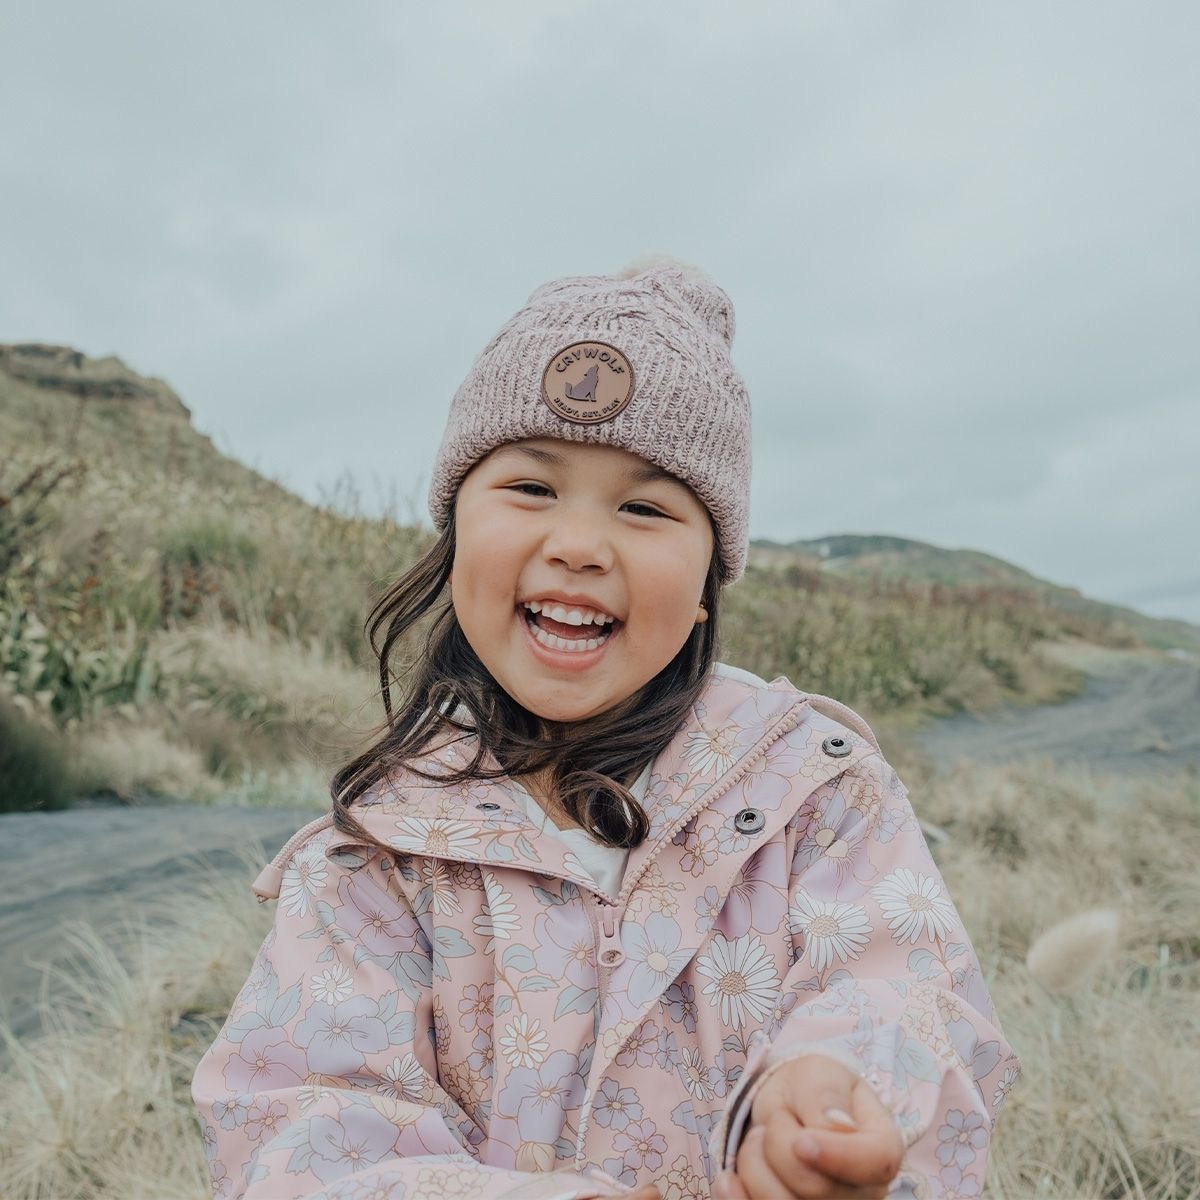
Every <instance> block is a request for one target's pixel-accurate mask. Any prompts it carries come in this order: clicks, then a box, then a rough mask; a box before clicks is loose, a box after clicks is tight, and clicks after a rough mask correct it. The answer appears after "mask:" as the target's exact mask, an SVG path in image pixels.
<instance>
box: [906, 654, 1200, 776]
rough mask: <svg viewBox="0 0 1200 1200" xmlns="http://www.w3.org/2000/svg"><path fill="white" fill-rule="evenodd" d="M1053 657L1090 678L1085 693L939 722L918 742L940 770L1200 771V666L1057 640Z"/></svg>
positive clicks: (1166, 657) (919, 735)
mask: <svg viewBox="0 0 1200 1200" xmlns="http://www.w3.org/2000/svg"><path fill="white" fill-rule="evenodd" d="M1046 653H1047V654H1048V655H1051V656H1052V657H1054V658H1056V659H1057V660H1058V661H1060V662H1064V663H1067V664H1069V665H1071V666H1074V667H1077V668H1079V669H1080V670H1082V671H1084V672H1085V673H1086V675H1087V685H1086V687H1085V689H1084V691H1083V693H1082V694H1081V695H1079V696H1077V697H1075V698H1073V699H1071V700H1068V701H1067V702H1066V703H1063V704H1043V705H1036V706H1033V707H1018V706H1013V707H1009V708H1004V709H1001V710H998V711H996V712H991V713H988V714H987V716H986V717H982V718H981V717H973V716H970V715H965V714H963V715H959V716H955V717H948V718H945V719H943V720H939V721H935V722H933V723H932V724H930V725H928V726H926V727H924V728H923V729H921V730H919V731H917V732H916V733H915V735H914V738H915V740H916V741H917V743H918V744H919V745H920V746H921V748H922V749H923V750H925V751H926V752H927V753H928V754H929V755H930V757H931V759H932V761H933V763H934V766H935V769H937V770H942V769H947V768H949V767H951V766H952V765H953V764H954V762H955V761H957V760H958V759H969V760H972V761H975V762H1010V761H1013V760H1016V759H1020V758H1040V757H1042V756H1048V757H1050V758H1053V759H1055V760H1057V761H1060V762H1064V763H1065V762H1069V761H1070V762H1086V763H1088V764H1089V765H1090V766H1091V767H1092V768H1093V769H1095V770H1097V771H1112V772H1122V773H1123V772H1138V771H1155V770H1161V769H1163V768H1186V767H1187V766H1189V765H1191V766H1193V767H1195V768H1200V662H1197V661H1195V660H1194V659H1188V658H1173V657H1171V656H1170V655H1167V654H1162V653H1158V652H1154V651H1130V650H1108V649H1105V648H1103V647H1099V646H1090V645H1086V644H1084V643H1057V644H1054V645H1052V646H1048V647H1047V648H1046Z"/></svg>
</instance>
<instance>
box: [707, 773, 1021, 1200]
mask: <svg viewBox="0 0 1200 1200" xmlns="http://www.w3.org/2000/svg"><path fill="white" fill-rule="evenodd" d="M796 828H797V835H798V836H797V838H796V842H795V852H794V855H793V860H792V868H791V872H790V880H789V887H790V894H789V908H788V922H789V926H790V934H791V938H792V955H793V965H792V967H791V968H790V969H789V971H788V973H787V975H786V978H785V979H784V982H783V985H782V989H781V1003H780V1005H779V1007H778V1008H777V1010H776V1011H777V1014H782V1015H777V1017H776V1019H775V1021H774V1022H773V1023H772V1024H771V1025H769V1026H768V1027H767V1028H765V1029H764V1030H763V1031H761V1032H760V1033H759V1034H757V1035H756V1038H755V1039H753V1040H752V1043H751V1047H750V1052H749V1057H748V1061H747V1064H746V1069H745V1070H744V1072H743V1073H742V1074H741V1076H740V1077H739V1079H738V1081H737V1085H736V1086H735V1087H734V1088H733V1089H732V1090H731V1092H730V1096H729V1101H728V1104H727V1107H726V1110H725V1113H724V1115H723V1117H722V1119H721V1120H720V1121H719V1122H718V1124H717V1126H716V1127H715V1128H714V1130H713V1135H712V1142H711V1144H710V1150H711V1152H712V1154H713V1160H714V1161H715V1162H720V1163H723V1164H724V1166H725V1167H726V1168H727V1169H730V1170H733V1169H734V1168H735V1161H736V1154H737V1147H738V1146H739V1144H740V1140H741V1136H742V1134H743V1132H744V1131H745V1129H746V1126H747V1122H748V1119H749V1116H750V1109H751V1106H752V1104H753V1102H754V1098H755V1096H756V1095H757V1094H758V1091H759V1089H760V1088H761V1087H762V1086H763V1084H764V1083H765V1082H766V1080H767V1079H768V1078H770V1076H771V1075H772V1074H774V1073H775V1071H777V1070H778V1069H779V1068H780V1067H781V1066H782V1065H783V1064H784V1063H787V1062H790V1061H792V1060H794V1059H797V1058H799V1057H802V1056H803V1055H806V1054H823V1055H827V1056H829V1057H830V1058H834V1059H836V1060H837V1061H839V1062H841V1063H843V1064H844V1065H845V1066H847V1067H848V1068H849V1069H850V1070H851V1071H853V1072H855V1074H857V1075H859V1076H861V1077H862V1078H864V1079H866V1080H867V1082H868V1083H869V1084H870V1085H871V1086H872V1087H873V1088H874V1089H875V1091H876V1093H877V1095H878V1096H879V1097H880V1099H881V1101H882V1102H883V1104H884V1106H885V1107H887V1108H888V1109H889V1110H890V1111H891V1113H892V1115H893V1118H894V1119H895V1121H896V1124H897V1127H898V1128H899V1130H900V1133H901V1135H902V1137H903V1139H904V1143H905V1147H906V1150H905V1154H904V1159H903V1164H902V1166H901V1170H900V1172H899V1173H898V1174H897V1176H896V1178H895V1179H894V1180H893V1181H892V1185H891V1188H890V1189H889V1194H894V1193H896V1192H898V1191H901V1190H904V1189H909V1188H913V1189H915V1190H916V1194H918V1195H922V1196H930V1197H934V1196H944V1195H954V1196H960V1195H977V1194H979V1191H980V1190H981V1189H982V1184H983V1180H984V1175H985V1171H986V1165H987V1156H988V1149H989V1144H990V1140H991V1134H992V1129H993V1128H994V1126H995V1122H996V1117H997V1115H998V1113H999V1110H1000V1107H1001V1105H1002V1103H1003V1101H1004V1099H1005V1097H1006V1096H1007V1094H1008V1091H1009V1089H1010V1088H1011V1087H1012V1085H1013V1083H1014V1082H1015V1080H1016V1078H1017V1076H1018V1074H1019V1073H1020V1070H1021V1064H1020V1060H1019V1059H1018V1058H1017V1056H1016V1055H1015V1054H1014V1053H1013V1050H1012V1047H1011V1046H1010V1045H1009V1043H1008V1042H1007V1040H1006V1039H1005V1037H1004V1034H1003V1032H1002V1031H1001V1029H1000V1026H999V1023H998V1021H997V1019H996V1016H995V1013H994V1010H993V1006H992V1002H991V998H990V997H989V995H988V991H987V988H986V985H985V983H984V980H983V977H982V973H981V971H980V968H979V962H978V959H977V958H976V955H975V951H974V948H973V947H972V945H971V942H970V939H969V938H968V936H967V933H966V930H965V929H964V927H963V923H962V920H961V918H960V917H959V914H958V911H957V909H956V908H955V906H954V904H953V901H952V900H951V899H950V896H949V893H948V892H947V890H946V885H945V883H944V881H943V879H942V877H941V874H940V873H939V871H938V869H937V867H936V865H935V864H934V861H933V857H932V855H931V854H930V852H929V847H928V845H927V844H926V841H925V838H924V835H923V834H922V832H921V828H920V825H919V824H918V822H917V819H916V816H915V815H914V813H913V809H912V806H911V804H910V803H909V801H908V795H907V791H906V789H905V788H904V785H903V784H902V783H901V782H900V780H899V778H898V776H897V775H896V772H895V771H894V770H893V768H892V767H891V765H890V764H888V763H887V761H886V760H885V759H884V758H883V757H882V755H880V754H878V753H876V754H873V755H871V756H869V757H868V758H865V759H862V760H860V762H859V763H858V765H857V766H856V767H855V768H852V769H851V770H848V771H847V772H845V773H844V774H843V775H841V776H839V777H838V778H837V779H834V780H832V781H830V782H829V783H826V784H824V785H822V786H821V787H819V788H818V789H817V790H816V791H815V792H814V793H813V794H812V796H810V797H809V799H808V800H807V801H806V803H805V805H804V807H803V809H802V810H801V812H800V814H799V815H798V818H797V826H796ZM904 1194H906V1195H907V1194H909V1191H908V1190H904Z"/></svg>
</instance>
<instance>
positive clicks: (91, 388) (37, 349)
mask: <svg viewBox="0 0 1200 1200" xmlns="http://www.w3.org/2000/svg"><path fill="white" fill-rule="evenodd" d="M0 371H5V372H7V373H8V374H9V375H11V376H12V377H13V378H14V379H19V380H21V381H22V382H24V383H29V384H32V385H33V386H34V387H41V388H49V389H53V390H54V391H56V392H66V393H68V394H69V395H72V396H80V397H83V398H84V399H88V400H91V399H97V400H131V401H134V402H140V403H146V402H149V403H152V404H154V405H155V406H157V407H158V408H159V409H161V410H162V411H164V412H168V413H172V414H174V415H176V416H180V417H182V418H183V419H184V420H185V421H189V422H190V421H191V416H192V414H191V410H190V409H189V408H188V407H187V405H185V404H184V403H183V401H182V400H180V398H179V396H178V395H177V394H176V393H175V391H174V390H172V388H171V387H169V386H168V385H167V384H166V383H164V382H163V380H161V379H154V378H149V377H147V376H145V375H139V374H138V373H137V372H136V371H134V370H132V369H131V368H129V367H127V366H126V365H125V364H124V363H123V362H122V361H121V360H120V359H119V358H117V357H115V356H114V355H111V354H110V355H109V356H108V357H107V358H89V357H88V356H87V355H86V354H84V353H82V352H81V351H79V350H75V349H73V348H72V347H70V346H53V345H48V344H46V343H43V342H18V343H10V344H2V343H0Z"/></svg>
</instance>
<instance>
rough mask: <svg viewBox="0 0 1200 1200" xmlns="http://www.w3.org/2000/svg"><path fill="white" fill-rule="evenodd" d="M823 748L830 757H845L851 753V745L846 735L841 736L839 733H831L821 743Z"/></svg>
mask: <svg viewBox="0 0 1200 1200" xmlns="http://www.w3.org/2000/svg"><path fill="white" fill-rule="evenodd" d="M821 749H822V750H824V751H825V753H826V754H828V755H829V757H830V758H845V757H846V755H847V754H849V753H850V750H851V746H850V743H849V742H848V741H846V739H845V738H844V737H839V736H838V735H837V734H831V735H830V736H829V737H827V738H826V739H825V740H824V741H823V742H822V743H821Z"/></svg>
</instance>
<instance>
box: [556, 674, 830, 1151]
mask: <svg viewBox="0 0 1200 1200" xmlns="http://www.w3.org/2000/svg"><path fill="white" fill-rule="evenodd" d="M807 702H808V697H807V695H806V696H805V697H804V698H803V699H801V700H799V701H797V703H796V704H794V705H793V706H792V707H791V708H790V709H788V711H787V712H785V713H784V714H783V716H782V717H780V718H779V720H778V721H776V722H775V724H774V725H772V726H771V728H770V729H769V730H767V732H766V733H765V734H764V735H763V736H762V737H761V738H760V739H759V740H758V742H756V743H755V745H754V748H753V749H752V750H751V751H750V752H749V754H747V755H746V756H745V757H744V758H742V759H741V761H740V762H739V763H738V764H737V766H736V767H734V769H733V770H731V771H730V772H729V773H728V774H727V775H726V776H725V778H724V779H720V780H718V781H717V782H716V783H715V784H713V786H712V787H711V788H710V789H709V790H708V791H707V792H705V793H704V795H703V797H701V799H700V800H699V801H697V802H696V803H695V804H693V805H692V806H691V808H689V809H688V811H687V812H686V813H685V814H684V815H683V816H682V817H681V818H680V820H679V821H678V822H677V823H676V824H675V825H674V826H673V827H672V828H671V829H670V830H668V832H667V833H666V834H664V835H661V836H660V837H659V839H658V844H657V846H656V847H655V849H654V851H653V853H651V855H650V857H649V858H647V859H646V861H645V862H644V863H642V869H641V870H640V871H639V872H638V874H637V876H636V877H635V878H634V879H632V880H630V879H626V880H624V881H623V882H622V884H621V894H620V896H619V897H618V898H617V903H616V904H613V903H612V902H611V901H608V900H603V899H602V898H601V897H600V896H597V897H596V900H597V901H598V902H599V905H601V906H604V907H611V908H612V910H613V911H612V912H609V913H601V915H599V916H598V915H597V914H596V912H595V911H594V910H595V908H596V907H597V905H595V904H592V903H591V902H586V903H587V910H588V916H589V917H590V918H591V921H592V933H593V936H594V937H595V939H596V978H597V995H596V1000H597V1004H596V1008H597V1012H598V1013H603V1011H604V998H605V994H606V990H607V987H608V982H609V977H608V974H606V972H611V971H612V970H614V969H615V968H616V967H617V966H619V965H620V962H621V959H618V961H617V962H616V963H614V964H613V965H612V966H611V967H605V966H603V965H602V964H601V961H600V959H601V955H602V954H603V950H604V949H616V950H618V951H619V950H620V949H621V946H620V942H619V941H618V939H617V910H618V909H623V908H624V905H625V903H626V901H627V900H628V899H629V895H630V893H631V892H632V891H633V886H632V885H633V883H635V882H636V881H637V880H638V879H640V878H641V877H642V876H643V875H644V874H645V873H646V871H647V870H648V869H649V867H650V864H651V863H652V862H654V860H655V859H656V858H657V857H658V855H659V852H660V851H661V850H662V848H663V847H664V846H665V845H667V844H668V843H669V842H670V841H671V839H672V838H673V837H674V836H675V835H676V834H677V833H678V832H679V831H680V830H681V829H682V828H683V827H684V826H685V825H686V824H687V823H688V822H689V821H690V820H691V819H692V817H693V816H694V815H695V814H696V813H697V812H699V811H701V810H703V809H705V808H707V807H708V806H709V805H710V804H712V802H713V801H714V800H719V799H720V798H721V797H722V796H723V795H724V794H725V793H726V792H727V791H729V789H730V788H731V787H733V785H734V784H735V783H737V781H738V780H739V779H741V778H742V776H743V775H745V774H746V773H747V772H748V771H749V770H750V768H751V767H752V766H753V765H754V764H755V763H756V762H758V760H759V759H760V758H762V756H763V755H764V754H766V752H767V751H768V750H769V749H770V747H771V746H772V744H773V743H775V742H776V741H778V740H779V739H780V738H781V737H783V735H784V734H785V733H790V732H791V731H792V730H793V729H795V727H796V725H797V723H798V722H799V720H800V710H801V708H803V707H804V705H805V704H806V703H807ZM580 894H581V895H582V891H581V892H580ZM602 947H603V949H602ZM623 958H624V955H623V954H622V959H623ZM593 1053H594V1052H593ZM592 1094H593V1093H592V1090H591V1089H590V1088H589V1089H588V1090H587V1091H586V1092H585V1093H584V1097H583V1106H582V1108H581V1110H580V1113H579V1130H578V1133H577V1135H576V1139H575V1170H576V1171H582V1170H583V1168H584V1151H583V1143H584V1139H585V1138H586V1137H587V1129H588V1121H589V1118H590V1117H591V1115H592Z"/></svg>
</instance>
